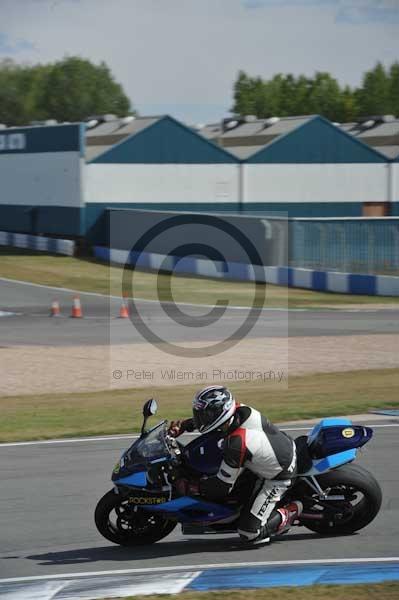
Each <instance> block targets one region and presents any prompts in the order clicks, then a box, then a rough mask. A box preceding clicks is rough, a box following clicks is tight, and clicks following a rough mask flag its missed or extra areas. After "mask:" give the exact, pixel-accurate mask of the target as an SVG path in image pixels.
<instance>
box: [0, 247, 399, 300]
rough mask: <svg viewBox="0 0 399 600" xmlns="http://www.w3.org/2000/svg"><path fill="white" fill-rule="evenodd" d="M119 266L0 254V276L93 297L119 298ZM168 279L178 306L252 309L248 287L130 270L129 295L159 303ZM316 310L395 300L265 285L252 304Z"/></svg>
mask: <svg viewBox="0 0 399 600" xmlns="http://www.w3.org/2000/svg"><path fill="white" fill-rule="evenodd" d="M122 272H123V269H122V268H121V267H116V266H113V267H109V266H107V265H105V264H103V263H100V262H96V261H94V260H90V259H84V260H83V259H77V258H71V257H67V256H54V255H48V254H43V253H35V252H27V251H25V250H18V249H15V248H2V249H0V277H7V278H10V279H20V280H23V281H30V282H33V283H40V284H42V285H50V286H55V287H67V288H71V289H74V290H80V291H87V292H98V293H101V294H109V293H111V294H116V295H119V294H120V289H121V278H122ZM170 280H171V287H172V292H173V297H174V299H175V300H176V301H179V302H194V303H198V304H214V303H215V302H216V301H217V300H219V299H223V298H224V299H226V300H228V301H229V303H230V304H231V305H235V306H251V305H252V303H253V299H254V290H255V286H254V284H253V283H246V282H232V281H221V280H217V279H204V278H199V277H186V276H182V275H173V276H172V277H169V275H167V274H160V275H159V276H158V275H157V274H155V273H148V272H144V271H137V270H136V271H135V272H134V275H133V294H134V296H135V297H136V298H145V299H150V300H154V299H157V298H158V291H157V286H159V289H160V291H161V292H163V293H166V291H167V289H168V284H169V282H170ZM287 303H288V306H289V307H290V308H302V307H316V308H317V307H319V308H322V307H323V306H325V305H329V306H330V305H331V306H332V307H336V308H339V307H340V305H346V304H381V303H384V304H385V303H388V304H392V303H397V304H398V305H399V298H389V297H375V296H353V295H346V294H333V293H322V292H313V291H310V290H302V289H293V288H289V289H288V290H287V288H284V287H279V286H275V285H269V284H268V285H267V286H266V299H265V302H263V301H262V302H260V301H259V302H257V305H262V306H267V307H285V306H287Z"/></svg>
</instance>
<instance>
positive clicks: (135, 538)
mask: <svg viewBox="0 0 399 600" xmlns="http://www.w3.org/2000/svg"><path fill="white" fill-rule="evenodd" d="M94 520H95V523H96V527H97V529H98V531H99V532H100V533H101V535H102V536H104V537H105V538H106V539H107V540H109V541H110V542H113V543H114V544H119V545H120V546H143V545H146V544H154V543H155V542H158V541H159V540H162V539H163V538H164V537H166V536H167V535H169V533H171V531H173V529H174V528H175V527H176V525H177V523H176V521H172V520H170V519H166V518H165V517H164V516H163V515H160V514H157V513H151V512H149V511H147V510H144V509H142V508H140V507H137V506H133V505H131V504H129V502H128V500H127V499H126V498H122V497H121V496H119V495H118V494H115V492H114V490H113V489H112V490H110V491H109V492H107V493H106V494H105V495H104V496H103V497H102V498H101V500H99V502H98V504H97V506H96V510H95V513H94Z"/></svg>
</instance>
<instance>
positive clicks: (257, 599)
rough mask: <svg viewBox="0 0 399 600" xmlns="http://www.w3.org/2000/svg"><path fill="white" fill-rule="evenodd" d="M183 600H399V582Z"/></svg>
mask: <svg viewBox="0 0 399 600" xmlns="http://www.w3.org/2000/svg"><path fill="white" fill-rule="evenodd" d="M175 598H176V595H171V594H159V595H150V596H140V595H138V596H130V597H129V598H126V600H174V599H175ZM178 598H179V600H397V599H398V598H399V582H397V581H388V582H385V583H377V584H367V585H312V586H306V587H297V586H295V587H279V588H269V589H263V590H238V591H231V590H229V591H216V592H194V591H190V592H182V593H180V594H179V595H178Z"/></svg>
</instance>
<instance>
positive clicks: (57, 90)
mask: <svg viewBox="0 0 399 600" xmlns="http://www.w3.org/2000/svg"><path fill="white" fill-rule="evenodd" d="M42 104H43V106H45V107H46V111H47V113H48V114H49V115H51V118H54V119H57V120H59V121H81V120H82V119H84V118H86V117H88V116H90V115H95V114H104V113H113V114H116V115H119V116H123V115H126V114H127V113H128V112H129V110H130V102H129V99H128V98H127V96H126V95H125V93H124V92H123V89H122V87H121V86H120V85H119V84H118V83H116V81H115V80H114V79H113V77H112V75H111V72H110V70H109V68H108V67H107V65H106V64H105V63H101V64H100V65H99V66H98V67H97V66H95V65H93V64H92V63H91V62H90V61H88V60H84V59H82V58H79V57H76V56H75V57H73V56H72V57H69V58H65V59H64V60H62V61H60V62H58V63H55V64H54V65H53V68H52V69H51V71H50V73H49V75H48V77H47V79H46V83H45V86H44V90H43V97H42Z"/></svg>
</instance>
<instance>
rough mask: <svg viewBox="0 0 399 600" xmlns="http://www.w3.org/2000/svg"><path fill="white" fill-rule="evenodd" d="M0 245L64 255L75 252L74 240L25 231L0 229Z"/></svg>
mask: <svg viewBox="0 0 399 600" xmlns="http://www.w3.org/2000/svg"><path fill="white" fill-rule="evenodd" d="M0 246H12V247H13V248H27V249H29V250H38V251H42V252H51V253H52V254H65V255H66V256H73V255H74V253H75V242H74V241H72V240H59V239H55V238H48V237H43V236H41V235H27V234H25V233H9V232H8V231H0Z"/></svg>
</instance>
